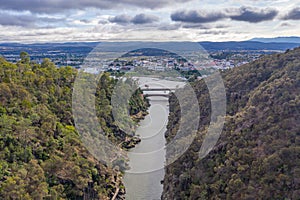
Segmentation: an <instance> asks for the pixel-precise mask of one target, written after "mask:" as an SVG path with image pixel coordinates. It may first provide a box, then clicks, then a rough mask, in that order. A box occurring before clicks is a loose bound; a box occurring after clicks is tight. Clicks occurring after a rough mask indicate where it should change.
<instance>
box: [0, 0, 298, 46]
mask: <svg viewBox="0 0 300 200" xmlns="http://www.w3.org/2000/svg"><path fill="white" fill-rule="evenodd" d="M217 2H218V3H214V1H212V0H160V1H156V0H72V1H71V0H70V1H67V0H0V31H1V34H0V42H25V43H31V42H65V41H132V40H138V41H140V40H147V41H228V40H247V39H251V38H253V37H277V36H300V26H299V22H300V0H292V1H291V0H247V1H246V0H217Z"/></svg>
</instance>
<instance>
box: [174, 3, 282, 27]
mask: <svg viewBox="0 0 300 200" xmlns="http://www.w3.org/2000/svg"><path fill="white" fill-rule="evenodd" d="M277 15H278V11H277V10H275V9H271V8H266V9H258V8H250V7H241V8H238V9H236V8H234V9H225V10H223V11H211V12H210V11H199V10H190V11H176V12H174V13H172V14H171V19H172V21H177V22H184V23H190V24H191V23H195V24H197V23H198V24H201V23H211V22H216V21H220V20H222V19H232V20H235V21H245V22H250V23H258V22H262V21H268V20H272V19H274V18H275V17H276V16H277ZM186 27H190V28H192V27H193V26H192V25H186Z"/></svg>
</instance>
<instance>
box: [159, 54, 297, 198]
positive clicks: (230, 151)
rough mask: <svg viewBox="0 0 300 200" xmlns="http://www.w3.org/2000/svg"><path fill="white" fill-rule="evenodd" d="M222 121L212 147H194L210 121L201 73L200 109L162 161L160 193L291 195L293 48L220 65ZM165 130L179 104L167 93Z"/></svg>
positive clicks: (172, 125) (173, 126)
mask: <svg viewBox="0 0 300 200" xmlns="http://www.w3.org/2000/svg"><path fill="white" fill-rule="evenodd" d="M222 76H223V80H224V84H225V88H226V95H227V115H226V123H225V127H224V129H223V132H222V134H221V137H220V138H219V140H218V143H217V144H216V145H215V147H214V148H213V150H212V151H211V152H210V153H209V154H208V155H207V156H206V157H205V158H203V159H200V158H199V150H200V147H201V144H202V141H203V137H204V135H205V134H206V132H207V131H206V128H207V126H208V125H209V121H210V100H209V94H208V91H207V88H206V85H205V83H204V81H198V82H195V83H193V87H194V89H195V91H196V93H197V95H198V100H199V106H200V111H201V117H200V119H201V120H200V128H199V130H198V134H197V137H196V138H195V140H194V142H193V143H192V145H191V146H190V148H189V149H188V151H187V152H185V153H184V155H182V156H181V157H180V159H178V160H177V161H176V162H174V163H173V164H171V165H169V166H167V168H166V175H165V179H164V192H163V195H162V199H168V200H169V199H172V200H173V199H285V198H287V199H298V198H299V196H300V157H299V155H300V147H299V145H300V135H299V133H300V48H298V49H295V50H291V51H287V52H285V53H283V54H276V55H272V56H266V57H264V58H261V59H260V60H258V61H255V62H253V63H250V64H247V65H244V66H241V67H238V68H234V69H231V70H228V71H226V72H224V73H222ZM170 111H171V113H170V117H169V125H168V131H167V133H166V137H167V140H168V141H171V140H172V138H173V137H174V136H175V135H176V131H177V127H178V124H179V116H180V107H179V104H178V102H177V99H176V98H175V97H174V96H173V98H171V99H170Z"/></svg>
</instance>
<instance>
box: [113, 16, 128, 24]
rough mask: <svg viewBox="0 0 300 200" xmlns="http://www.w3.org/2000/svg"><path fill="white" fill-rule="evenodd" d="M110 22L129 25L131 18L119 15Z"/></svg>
mask: <svg viewBox="0 0 300 200" xmlns="http://www.w3.org/2000/svg"><path fill="white" fill-rule="evenodd" d="M108 21H110V22H112V23H116V24H128V23H129V22H130V21H131V17H130V16H128V15H117V16H115V17H110V18H109V19H108Z"/></svg>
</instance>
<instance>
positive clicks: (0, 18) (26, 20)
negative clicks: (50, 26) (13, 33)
mask: <svg viewBox="0 0 300 200" xmlns="http://www.w3.org/2000/svg"><path fill="white" fill-rule="evenodd" d="M35 22H36V19H35V18H33V17H32V16H27V15H8V14H7V13H0V24H1V25H2V26H23V27H32V26H34V25H35Z"/></svg>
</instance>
